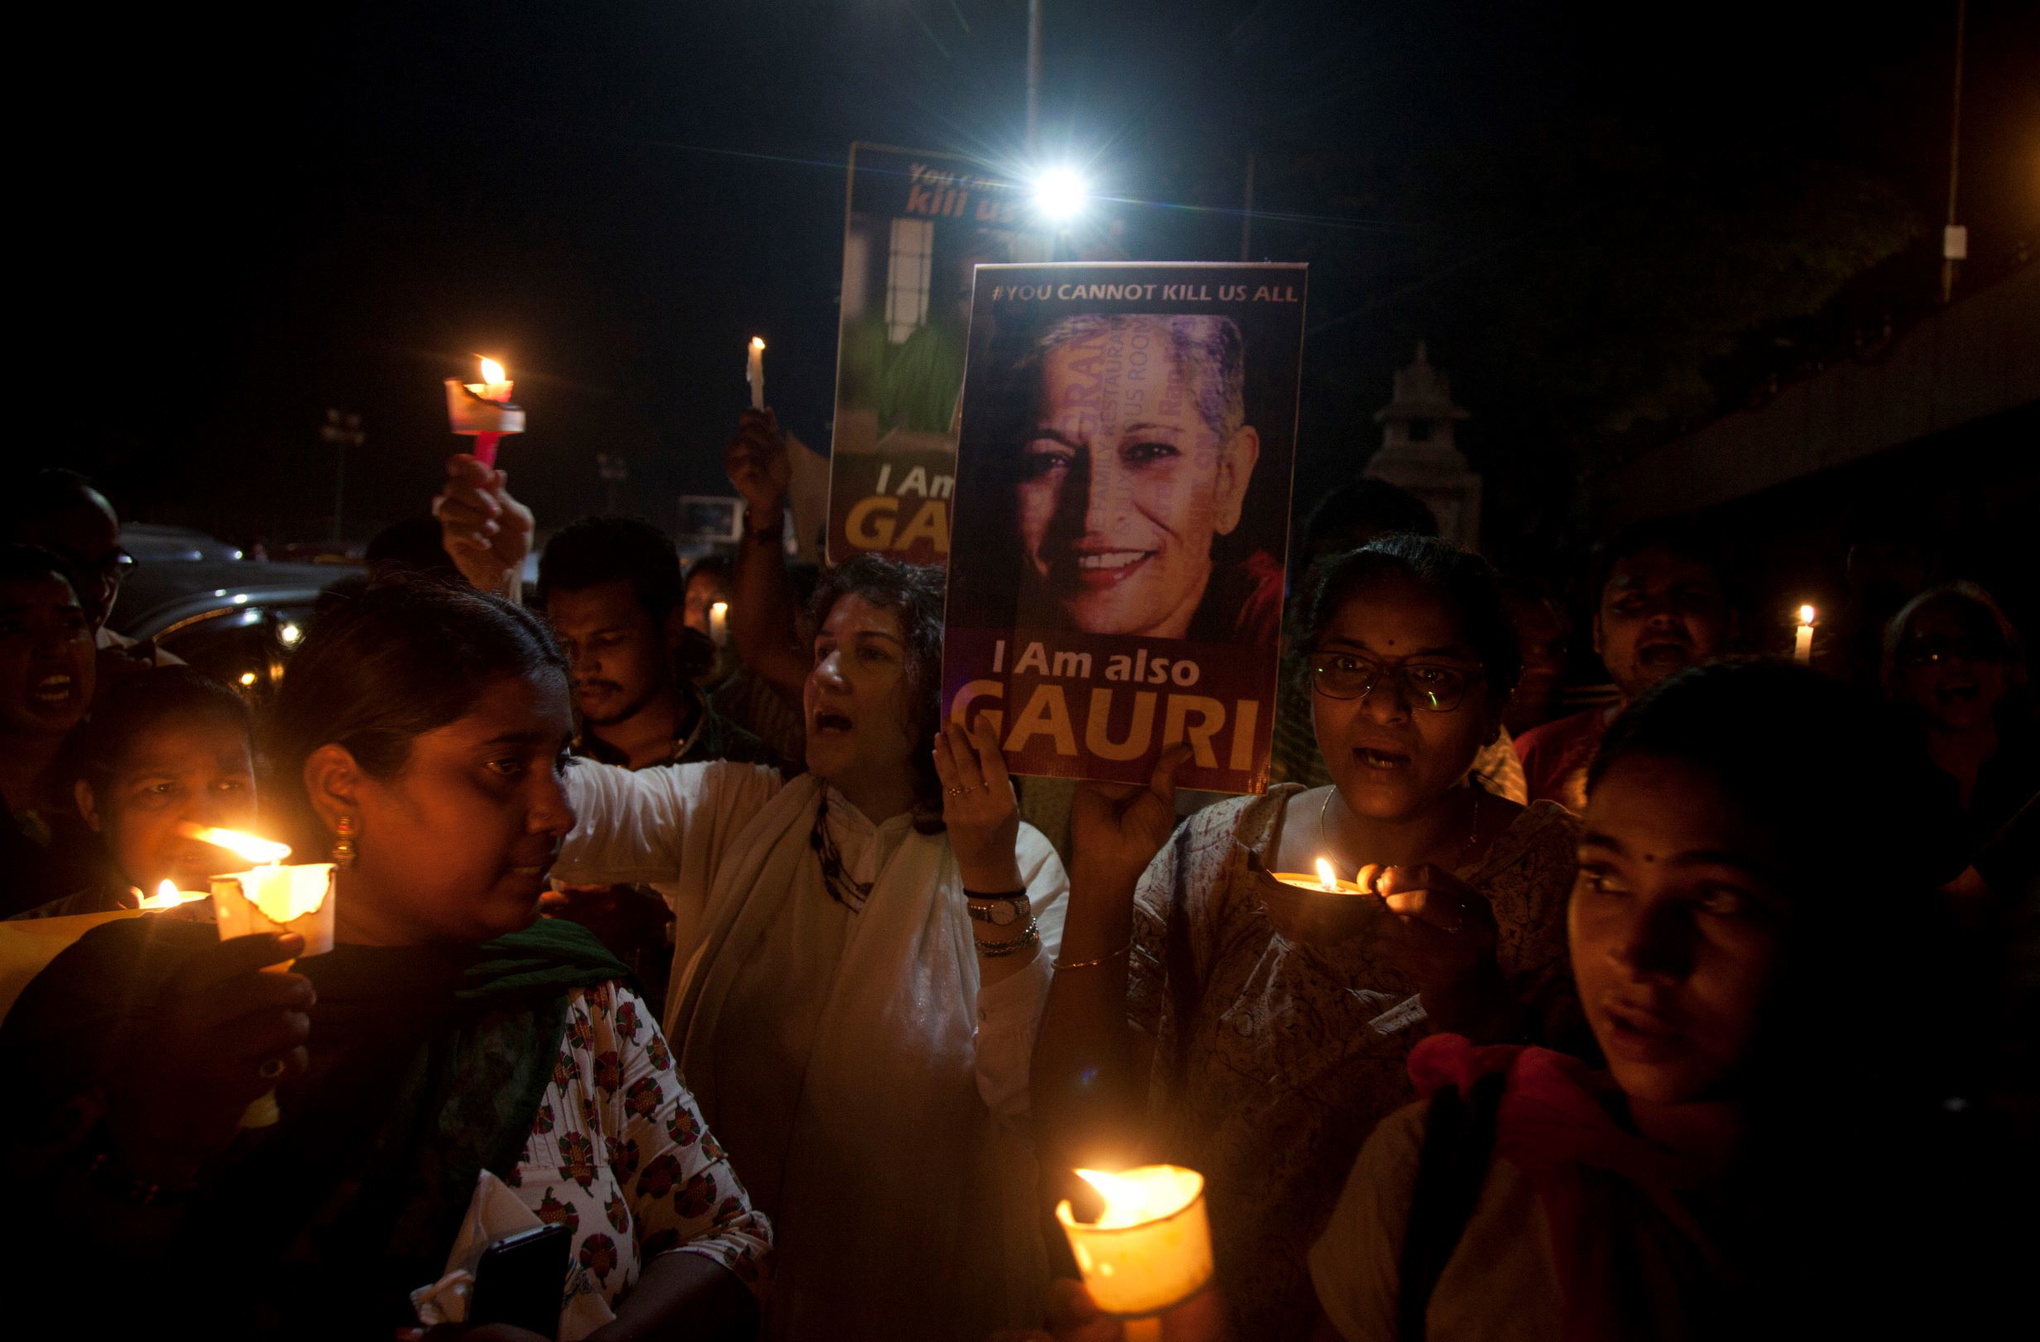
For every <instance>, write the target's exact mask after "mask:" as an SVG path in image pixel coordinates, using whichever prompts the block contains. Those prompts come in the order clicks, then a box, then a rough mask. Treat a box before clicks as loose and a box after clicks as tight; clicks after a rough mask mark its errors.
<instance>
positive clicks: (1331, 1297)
mask: <svg viewBox="0 0 2040 1342" xmlns="http://www.w3.org/2000/svg"><path fill="white" fill-rule="evenodd" d="M1427 1112H1428V1108H1427V1106H1426V1105H1424V1104H1423V1103H1417V1104H1411V1105H1405V1106H1404V1107H1403V1108H1401V1109H1398V1110H1396V1111H1395V1112H1394V1113H1392V1114H1390V1115H1389V1116H1388V1117H1387V1118H1384V1119H1382V1120H1381V1122H1380V1123H1379V1124H1378V1125H1376V1127H1375V1129H1374V1132H1373V1133H1372V1135H1370V1136H1369V1137H1368V1138H1367V1143H1366V1145H1364V1146H1362V1147H1361V1148H1360V1158H1359V1159H1358V1160H1356V1161H1354V1162H1353V1169H1352V1172H1351V1173H1350V1174H1348V1175H1347V1176H1346V1190H1345V1192H1343V1193H1341V1194H1340V1195H1339V1205H1338V1206H1337V1207H1335V1208H1334V1209H1333V1210H1332V1216H1331V1219H1330V1220H1329V1221H1328V1222H1326V1224H1325V1230H1324V1234H1322V1235H1320V1236H1319V1237H1318V1241H1317V1243H1316V1244H1314V1245H1312V1246H1311V1250H1310V1279H1311V1284H1312V1285H1313V1286H1314V1287H1316V1288H1317V1298H1318V1305H1319V1307H1320V1308H1322V1309H1323V1310H1324V1314H1325V1317H1326V1318H1327V1319H1329V1320H1331V1323H1332V1326H1333V1327H1334V1328H1336V1329H1338V1330H1339V1336H1340V1337H1342V1338H1345V1339H1346V1342H1395V1337H1396V1332H1397V1328H1396V1308H1397V1303H1398V1302H1397V1296H1398V1295H1399V1294H1400V1293H1401V1290H1402V1268H1401V1264H1402V1248H1403V1240H1404V1238H1405V1237H1406V1235H1407V1232H1408V1228H1409V1220H1410V1202H1411V1199H1412V1196H1413V1194H1414V1193H1415V1191H1416V1183H1417V1165H1418V1162H1419V1161H1420V1159H1421V1158H1422V1155H1423V1149H1424V1116H1425V1114H1426V1113H1427ZM1503 1331H1506V1330H1503Z"/></svg>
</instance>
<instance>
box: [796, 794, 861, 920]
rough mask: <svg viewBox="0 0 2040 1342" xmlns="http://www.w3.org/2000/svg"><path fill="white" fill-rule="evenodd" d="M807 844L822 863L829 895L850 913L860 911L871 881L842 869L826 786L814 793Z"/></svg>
mask: <svg viewBox="0 0 2040 1342" xmlns="http://www.w3.org/2000/svg"><path fill="white" fill-rule="evenodd" d="M808 847H810V848H812V849H814V850H815V860H816V861H817V862H819V863H821V865H822V888H823V889H825V890H827V891H828V892H829V898H830V899H833V900H835V901H836V902H837V903H838V904H841V905H842V906H843V907H845V908H847V909H849V910H850V911H851V912H852V913H860V912H862V911H863V909H864V901H865V900H866V899H868V898H870V897H871V882H870V881H860V880H858V879H857V878H856V877H854V876H852V875H851V874H850V873H849V872H847V871H844V870H843V855H842V854H841V853H840V852H838V851H837V850H836V836H835V835H833V834H831V833H829V790H828V788H827V787H826V786H824V787H823V788H822V790H821V791H820V792H819V793H817V794H816V797H815V827H814V829H813V830H811V831H809V833H808Z"/></svg>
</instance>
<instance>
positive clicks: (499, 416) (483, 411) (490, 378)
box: [446, 359, 524, 466]
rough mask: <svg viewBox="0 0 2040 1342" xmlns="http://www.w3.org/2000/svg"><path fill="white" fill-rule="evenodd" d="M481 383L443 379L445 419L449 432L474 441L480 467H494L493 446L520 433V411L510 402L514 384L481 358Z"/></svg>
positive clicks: (496, 366)
mask: <svg viewBox="0 0 2040 1342" xmlns="http://www.w3.org/2000/svg"><path fill="white" fill-rule="evenodd" d="M481 365H482V380H481V381H480V382H462V381H461V380H460V379H459V378H451V377H450V378H448V379H447V380H446V418H447V420H448V422H449V423H451V424H452V426H453V431H454V432H455V433H457V434H461V435H463V436H466V437H470V438H473V439H474V440H475V455H476V456H477V457H479V458H481V460H482V462H483V464H484V465H489V466H493V465H495V464H496V443H497V440H498V439H500V438H502V437H503V436H504V435H505V434H511V433H523V432H524V410H523V408H522V407H520V406H518V405H515V404H513V403H512V402H511V400H510V393H511V392H512V391H514V390H515V389H516V385H517V384H516V383H514V382H512V381H511V380H510V376H509V374H507V373H505V372H504V371H503V365H502V364H499V363H497V362H496V361H495V360H494V359H482V360H481Z"/></svg>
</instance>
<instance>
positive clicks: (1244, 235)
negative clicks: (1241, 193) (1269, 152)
mask: <svg viewBox="0 0 2040 1342" xmlns="http://www.w3.org/2000/svg"><path fill="white" fill-rule="evenodd" d="M1253 250H1254V151H1253V150H1251V149H1249V150H1248V151H1247V199H1246V208H1245V209H1243V210H1241V211H1240V260H1241V261H1251V260H1253V259H1254V258H1253V255H1252V253H1253Z"/></svg>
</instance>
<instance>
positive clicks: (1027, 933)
mask: <svg viewBox="0 0 2040 1342" xmlns="http://www.w3.org/2000/svg"><path fill="white" fill-rule="evenodd" d="M972 940H973V941H976V940H977V939H976V938H975V937H973V938H972ZM1040 942H1041V924H1040V923H1039V922H1038V921H1036V920H1035V919H1033V918H1029V919H1028V920H1027V926H1026V927H1024V928H1022V929H1021V930H1020V935H1019V936H1017V937H1014V938H1013V939H1012V940H1011V941H978V942H977V953H978V954H979V955H981V956H983V957H984V958H985V959H987V960H996V959H998V958H999V957H1000V956H1002V955H1018V954H1019V953H1020V952H1021V951H1024V950H1026V949H1027V948H1028V947H1030V946H1035V945H1039V944H1040Z"/></svg>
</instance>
